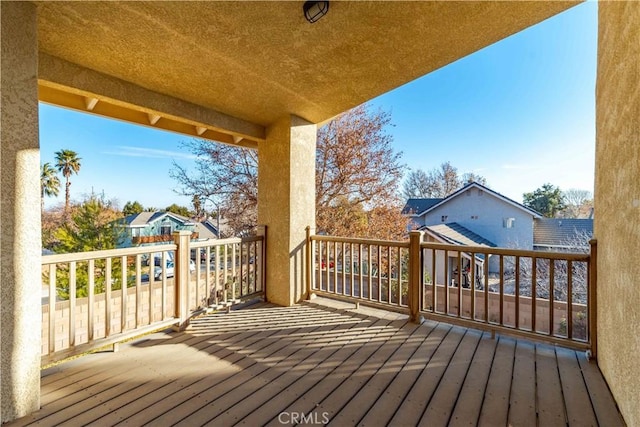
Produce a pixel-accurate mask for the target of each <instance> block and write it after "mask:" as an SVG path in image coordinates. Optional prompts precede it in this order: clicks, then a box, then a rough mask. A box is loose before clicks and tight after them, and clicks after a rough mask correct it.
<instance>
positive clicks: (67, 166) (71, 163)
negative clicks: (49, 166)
mask: <svg viewBox="0 0 640 427" xmlns="http://www.w3.org/2000/svg"><path fill="white" fill-rule="evenodd" d="M55 155H56V168H57V169H58V171H60V172H62V176H64V179H65V180H66V184H65V198H64V211H65V213H67V214H68V212H69V204H70V192H69V189H70V187H71V180H70V179H69V178H70V177H71V175H72V174H74V173H75V174H77V173H78V172H79V171H80V160H82V159H81V158H80V157H78V153H76V152H75V151H72V150H60V151H56V153H55Z"/></svg>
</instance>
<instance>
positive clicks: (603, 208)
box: [594, 2, 640, 426]
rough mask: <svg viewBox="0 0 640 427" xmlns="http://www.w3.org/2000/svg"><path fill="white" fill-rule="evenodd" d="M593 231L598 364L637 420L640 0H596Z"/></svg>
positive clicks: (631, 420) (631, 421) (630, 420)
mask: <svg viewBox="0 0 640 427" xmlns="http://www.w3.org/2000/svg"><path fill="white" fill-rule="evenodd" d="M598 18H599V24H598V28H599V31H598V79H597V98H596V104H597V106H596V126H597V127H596V135H597V137H596V180H595V224H594V232H595V233H594V235H595V237H596V238H597V239H598V351H599V354H598V363H599V365H600V369H601V370H602V373H603V374H604V376H605V378H606V380H607V382H608V384H609V387H610V388H611V391H612V392H613V395H614V397H615V399H616V401H617V403H618V405H619V407H620V411H621V412H622V415H623V416H624V418H625V421H626V422H627V424H628V425H630V426H637V425H640V405H639V404H638V402H640V364H639V363H638V354H639V353H640V334H639V331H640V283H638V281H639V280H640V262H638V254H640V4H638V3H635V2H600V3H599V15H598Z"/></svg>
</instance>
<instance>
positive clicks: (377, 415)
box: [351, 322, 451, 426]
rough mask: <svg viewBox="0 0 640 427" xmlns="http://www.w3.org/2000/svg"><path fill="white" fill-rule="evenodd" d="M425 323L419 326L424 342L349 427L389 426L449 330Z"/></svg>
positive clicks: (447, 326) (444, 326)
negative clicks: (382, 392) (363, 414)
mask: <svg viewBox="0 0 640 427" xmlns="http://www.w3.org/2000/svg"><path fill="white" fill-rule="evenodd" d="M425 323H426V325H425V324H423V325H422V326H421V330H423V332H422V333H424V334H425V340H424V341H423V342H422V343H421V345H420V347H418V349H417V350H416V351H415V352H414V353H413V354H412V355H411V357H410V358H409V360H408V361H407V363H406V364H405V365H404V366H403V367H402V369H401V370H400V372H399V373H398V374H397V375H396V377H395V378H394V379H393V381H392V382H391V384H389V386H388V387H387V389H386V390H385V391H384V394H383V395H382V396H380V397H379V398H378V400H377V401H376V402H375V404H374V405H373V406H372V407H371V408H369V410H368V411H367V413H366V414H365V416H364V417H363V418H362V419H360V420H358V421H357V422H356V423H353V424H351V425H356V424H358V425H363V426H368V425H388V424H389V421H390V420H391V418H392V417H393V415H394V414H395V412H396V410H397V409H398V407H400V405H401V404H402V402H403V401H404V400H405V398H406V397H407V394H408V393H409V391H410V389H411V388H412V387H413V385H414V383H415V382H416V381H417V379H418V377H419V376H420V373H421V372H422V370H423V369H424V367H425V366H426V365H427V363H428V362H429V360H430V359H431V357H432V356H433V353H435V351H436V350H437V349H438V346H439V345H440V342H441V341H442V339H443V338H444V337H445V336H446V335H447V333H448V332H449V330H450V329H451V326H450V325H446V324H443V323H435V322H425Z"/></svg>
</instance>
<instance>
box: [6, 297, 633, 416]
mask: <svg viewBox="0 0 640 427" xmlns="http://www.w3.org/2000/svg"><path fill="white" fill-rule="evenodd" d="M352 307H353V305H350V304H343V303H338V302H334V301H330V300H325V299H317V300H314V303H305V304H302V305H300V306H295V307H289V308H282V307H276V306H272V305H270V304H265V303H258V304H255V305H253V306H250V307H247V308H244V309H242V310H237V311H232V312H231V313H225V314H213V315H208V316H203V317H200V318H198V319H194V320H193V322H192V325H191V327H190V328H189V330H187V331H186V332H180V333H178V332H162V333H155V334H152V335H148V336H146V337H144V338H141V339H138V340H135V341H132V342H129V343H126V344H121V346H120V351H118V352H116V353H111V352H104V353H95V354H91V355H88V356H85V357H82V358H79V359H76V360H73V361H70V362H67V363H64V364H61V365H58V366H55V367H53V368H49V369H47V370H45V371H43V376H42V409H41V410H40V411H38V412H36V413H35V414H32V415H30V416H27V417H25V418H22V419H20V420H17V421H16V422H13V423H10V424H8V425H12V426H13V425H15V426H18V425H29V424H32V423H36V424H40V425H70V426H78V425H87V424H95V425H100V426H105V425H119V424H123V425H125V424H126V425H133V426H139V425H145V424H152V425H157V426H165V425H167V426H168V425H181V426H199V425H215V426H231V425H246V426H257V425H293V424H326V423H329V424H330V425H335V426H351V425H354V426H355V425H363V426H379V425H394V426H412V425H429V426H445V425H456V426H457V425H490V426H502V425H514V426H521V425H536V424H538V425H544V426H551V425H562V426H564V425H567V424H569V425H575V426H585V425H598V424H600V425H606V426H616V425H624V422H623V421H622V419H621V417H620V414H619V412H618V410H617V407H616V405H615V402H614V400H613V398H612V397H611V394H610V392H609V390H608V388H607V385H606V383H605V381H604V380H603V378H602V376H601V374H600V371H599V369H598V367H597V365H596V364H595V363H590V362H588V361H587V359H586V357H585V355H584V354H583V353H577V352H575V351H572V350H567V349H564V348H561V347H555V346H551V345H547V344H539V343H533V342H530V341H526V340H521V339H513V338H508V337H504V336H496V338H495V339H492V338H491V335H490V334H487V333H482V332H480V331H476V330H473V329H466V328H461V327H457V326H451V325H447V324H444V323H435V322H430V321H426V322H424V323H423V324H422V325H414V324H411V323H408V320H407V318H406V316H403V315H399V314H395V313H390V312H386V311H379V310H371V309H366V308H362V307H361V308H360V309H358V310H352V309H351V308H352Z"/></svg>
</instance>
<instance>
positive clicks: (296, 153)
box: [258, 115, 317, 306]
mask: <svg viewBox="0 0 640 427" xmlns="http://www.w3.org/2000/svg"><path fill="white" fill-rule="evenodd" d="M316 133H317V127H316V125H315V124H313V123H310V122H308V121H306V120H304V119H302V118H300V117H297V116H294V115H289V116H286V117H282V118H280V119H279V120H277V121H276V122H274V123H272V124H271V125H270V126H269V127H268V128H267V134H266V141H265V143H263V144H261V145H260V147H259V148H258V223H259V224H264V225H266V226H267V227H268V230H269V243H268V245H267V247H266V249H267V250H266V262H267V265H268V269H267V271H266V274H265V286H266V300H267V301H269V302H271V303H274V304H278V305H283V306H291V305H293V304H296V303H298V302H300V301H301V300H303V299H304V298H305V296H306V293H307V290H308V273H306V272H305V266H306V264H307V260H308V256H306V254H305V252H306V249H307V243H306V234H305V227H307V226H310V227H312V229H313V227H315V216H316V199H315V195H316V175H315V170H316V167H315V164H316V163H315V162H316Z"/></svg>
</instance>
